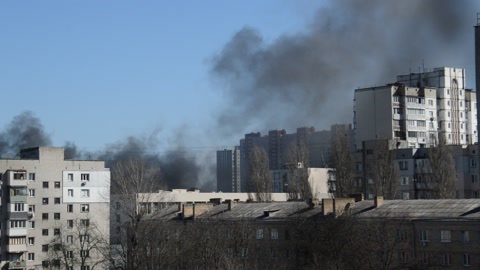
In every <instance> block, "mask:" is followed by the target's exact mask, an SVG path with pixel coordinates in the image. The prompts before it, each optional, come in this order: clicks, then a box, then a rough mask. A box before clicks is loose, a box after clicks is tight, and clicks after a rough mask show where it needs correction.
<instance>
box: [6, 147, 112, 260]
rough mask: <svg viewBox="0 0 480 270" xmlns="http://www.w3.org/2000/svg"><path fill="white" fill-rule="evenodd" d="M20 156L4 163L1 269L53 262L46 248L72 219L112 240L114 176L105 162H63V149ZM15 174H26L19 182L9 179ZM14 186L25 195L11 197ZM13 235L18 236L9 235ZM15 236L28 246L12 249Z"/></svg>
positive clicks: (23, 245)
mask: <svg viewBox="0 0 480 270" xmlns="http://www.w3.org/2000/svg"><path fill="white" fill-rule="evenodd" d="M22 157H23V158H22V159H0V172H2V173H3V177H2V182H3V183H2V191H3V193H2V215H1V225H2V230H1V238H2V242H1V243H2V246H1V254H2V256H1V260H2V264H8V263H11V265H17V266H19V268H15V269H34V268H35V267H40V266H41V265H42V261H44V260H48V259H49V258H48V253H47V252H45V251H43V250H42V246H44V245H48V244H49V243H50V242H51V240H52V239H53V237H54V228H58V227H60V226H62V227H63V226H66V224H67V221H68V220H72V221H73V222H74V223H77V222H80V220H87V219H88V220H89V223H90V226H92V227H95V228H96V229H98V230H99V233H100V234H101V235H103V236H105V239H106V240H107V241H108V238H109V222H110V215H109V206H110V203H109V201H110V198H109V197H110V172H109V169H108V168H105V164H104V162H103V161H81V160H64V149H63V148H56V147H39V148H32V149H28V151H23V152H22ZM16 172H20V173H23V174H24V179H23V180H21V181H20V182H17V181H16V180H15V181H12V180H9V179H12V178H13V174H14V173H16ZM69 174H72V175H73V178H71V179H70V178H69V176H68V175H69ZM82 175H83V178H84V180H82V179H81V177H82ZM87 175H88V176H87ZM12 184H13V185H15V186H16V187H19V188H21V189H24V190H25V192H26V193H25V196H14V197H12V196H8V195H7V194H9V195H12V194H13V186H11V185H12ZM67 186H68V188H67ZM68 189H72V190H73V189H74V190H75V193H74V194H75V196H76V197H75V198H73V197H71V196H69V194H68V193H67V191H68ZM9 198H10V201H9ZM15 203H22V204H24V206H23V207H22V209H21V211H16V210H15V206H11V205H12V204H15ZM70 205H71V206H70ZM82 205H88V206H87V208H85V207H83V210H84V211H82V209H81V206H82ZM86 209H88V210H87V211H85V210H86ZM70 210H71V211H70ZM47 215H48V218H47ZM13 220H18V221H22V222H25V223H26V224H25V227H21V228H16V229H13V228H11V221H13ZM15 230H16V232H15V233H16V234H15V235H14V234H10V233H12V232H13V231H15ZM47 232H48V235H45V233H47ZM67 233H68V232H67ZM12 237H16V238H24V239H25V243H24V244H19V245H8V243H9V238H12ZM9 251H13V252H9ZM90 257H91V258H90V259H89V260H94V259H95V254H90ZM92 265H93V262H92Z"/></svg>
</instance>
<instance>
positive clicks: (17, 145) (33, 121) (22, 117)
mask: <svg viewBox="0 0 480 270" xmlns="http://www.w3.org/2000/svg"><path fill="white" fill-rule="evenodd" d="M51 143H52V142H51V139H50V135H49V134H47V133H46V132H45V131H44V129H43V125H42V123H41V121H40V119H38V118H37V117H36V116H35V115H34V114H33V113H32V112H30V111H26V112H23V113H21V114H19V115H17V116H15V117H14V118H13V119H12V121H10V123H9V124H8V125H7V126H6V127H5V130H4V131H3V132H1V133H0V156H1V157H10V158H11V157H17V156H18V155H19V153H20V150H21V149H25V148H31V147H37V146H49V145H51Z"/></svg>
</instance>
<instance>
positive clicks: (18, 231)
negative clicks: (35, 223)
mask: <svg viewBox="0 0 480 270" xmlns="http://www.w3.org/2000/svg"><path fill="white" fill-rule="evenodd" d="M7 235H8V236H26V235H27V228H8V229H7Z"/></svg>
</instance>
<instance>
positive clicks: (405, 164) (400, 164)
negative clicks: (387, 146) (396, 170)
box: [398, 161, 408, 170]
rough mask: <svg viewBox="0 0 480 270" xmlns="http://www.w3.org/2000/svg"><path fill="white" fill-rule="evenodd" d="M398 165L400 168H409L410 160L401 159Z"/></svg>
mask: <svg viewBox="0 0 480 270" xmlns="http://www.w3.org/2000/svg"><path fill="white" fill-rule="evenodd" d="M398 166H399V167H400V170H408V161H400V162H398Z"/></svg>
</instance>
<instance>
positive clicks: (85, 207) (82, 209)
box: [80, 204, 89, 212]
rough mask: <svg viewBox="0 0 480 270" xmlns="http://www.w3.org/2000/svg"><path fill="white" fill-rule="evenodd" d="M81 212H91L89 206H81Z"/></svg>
mask: <svg viewBox="0 0 480 270" xmlns="http://www.w3.org/2000/svg"><path fill="white" fill-rule="evenodd" d="M80 211H81V212H88V211H89V205H88V204H82V205H80Z"/></svg>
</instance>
